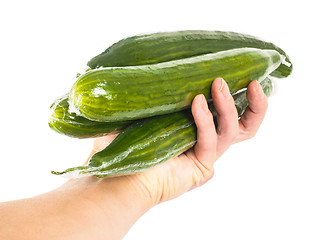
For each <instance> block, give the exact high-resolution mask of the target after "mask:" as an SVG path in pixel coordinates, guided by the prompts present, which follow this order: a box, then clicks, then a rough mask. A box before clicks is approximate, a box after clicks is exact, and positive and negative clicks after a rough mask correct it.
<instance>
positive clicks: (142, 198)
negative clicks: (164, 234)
mask: <svg viewBox="0 0 320 240" xmlns="http://www.w3.org/2000/svg"><path fill="white" fill-rule="evenodd" d="M62 189H64V190H67V191H68V192H69V193H70V194H71V195H76V196H73V197H72V199H75V200H74V203H75V204H81V205H82V209H83V211H84V215H87V216H90V219H92V220H93V222H95V223H97V224H99V227H98V228H99V229H101V231H104V232H105V234H108V236H109V239H120V238H122V237H123V236H124V235H125V234H126V233H127V231H128V230H129V229H130V228H131V227H132V225H133V224H134V223H135V222H136V221H137V220H138V219H139V218H140V217H141V216H142V215H143V214H144V213H145V212H147V211H148V210H149V209H150V208H151V207H152V206H153V204H152V201H151V197H150V195H149V193H148V191H147V190H146V188H145V187H144V186H143V185H142V184H141V183H140V182H139V181H138V180H137V178H136V177H135V176H134V175H130V176H121V177H110V178H96V177H85V178H80V179H72V180H69V181H68V182H67V183H66V184H65V185H64V186H63V187H62ZM95 227H97V226H95ZM93 235H94V234H93Z"/></svg>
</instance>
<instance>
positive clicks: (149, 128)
mask: <svg viewBox="0 0 320 240" xmlns="http://www.w3.org/2000/svg"><path fill="white" fill-rule="evenodd" d="M261 86H262V89H263V91H264V93H265V94H266V95H267V96H269V95H270V93H271V91H272V87H273V86H272V82H271V80H270V79H268V78H267V79H266V80H264V81H262V82H261ZM233 98H234V100H235V104H236V108H237V110H238V114H240V113H241V114H242V113H243V112H244V110H245V109H246V107H247V105H248V101H247V100H246V91H242V92H239V93H237V94H234V95H233ZM209 109H210V110H211V111H213V115H216V113H215V110H214V108H213V104H212V103H210V104H209ZM195 143H196V126H195V124H194V120H193V117H192V114H191V112H190V110H184V111H180V112H176V113H171V114H167V115H162V116H156V117H151V118H148V119H143V120H140V121H136V122H135V123H133V124H131V125H130V126H128V127H127V128H126V129H125V130H123V131H122V132H121V133H120V134H119V135H118V136H117V137H116V138H115V139H114V140H113V142H112V143H111V144H110V145H108V146H107V147H106V148H105V149H104V150H102V151H100V152H98V153H96V154H94V155H93V156H92V157H91V159H90V161H89V165H88V166H80V167H74V168H69V169H67V170H65V171H62V172H56V171H53V172H52V173H53V174H57V175H68V174H69V175H71V176H77V177H81V176H87V175H95V176H97V177H107V176H117V175H125V174H132V173H137V172H141V171H144V170H146V169H148V168H151V167H153V166H156V165H158V164H160V163H163V162H165V161H167V160H169V159H171V158H173V157H174V156H177V155H178V154H179V153H182V152H184V151H186V150H188V149H189V148H191V147H192V146H193V145H194V144H195Z"/></svg>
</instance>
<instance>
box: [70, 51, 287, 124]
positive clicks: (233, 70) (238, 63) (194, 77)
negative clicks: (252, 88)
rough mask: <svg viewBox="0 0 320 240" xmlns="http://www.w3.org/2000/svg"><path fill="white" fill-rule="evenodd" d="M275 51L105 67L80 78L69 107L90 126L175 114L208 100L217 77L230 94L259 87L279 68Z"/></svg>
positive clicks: (246, 52) (233, 53) (220, 53)
mask: <svg viewBox="0 0 320 240" xmlns="http://www.w3.org/2000/svg"><path fill="white" fill-rule="evenodd" d="M282 61H283V57H282V56H281V55H280V54H279V53H278V52H277V51H274V50H261V49H255V48H240V49H232V50H227V51H222V52H218V53H210V54H205V55H200V56H196V57H191V58H185V59H180V60H175V61H169V62H164V63H158V64H151V65H141V66H127V67H107V68H101V69H96V70H91V71H89V72H87V73H85V74H83V75H81V76H80V77H79V78H78V79H77V81H76V82H75V84H74V85H73V87H72V89H71V91H70V103H71V104H73V107H75V108H76V109H78V111H79V112H80V114H81V115H83V116H84V117H86V118H88V119H91V120H94V121H124V120H134V119H142V118H146V117H151V116H156V115H161V114H167V113H171V112H176V111H180V110H182V109H185V108H187V107H189V106H190V104H191V102H192V100H193V98H194V97H195V96H196V95H197V94H200V93H202V94H204V95H205V97H206V98H207V99H209V98H210V89H211V84H212V82H213V81H214V79H216V78H217V77H222V78H224V79H225V80H226V82H227V84H228V86H229V89H230V92H231V93H235V92H236V91H238V90H239V89H242V88H245V87H246V86H247V85H248V84H249V83H250V82H251V81H253V80H258V81H261V80H263V79H265V78H266V77H267V76H268V75H269V74H270V73H272V72H273V71H274V70H275V69H277V68H278V66H279V65H280V64H281V63H282Z"/></svg>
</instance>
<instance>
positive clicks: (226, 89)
mask: <svg viewBox="0 0 320 240" xmlns="http://www.w3.org/2000/svg"><path fill="white" fill-rule="evenodd" d="M219 81H220V89H219V90H220V92H221V93H222V94H223V96H224V97H225V98H226V99H230V98H231V94H230V90H229V87H228V84H227V83H226V81H225V80H223V79H222V78H219Z"/></svg>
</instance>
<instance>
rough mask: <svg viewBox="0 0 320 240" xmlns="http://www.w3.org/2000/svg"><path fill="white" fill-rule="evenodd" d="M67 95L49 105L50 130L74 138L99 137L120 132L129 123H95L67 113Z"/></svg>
mask: <svg viewBox="0 0 320 240" xmlns="http://www.w3.org/2000/svg"><path fill="white" fill-rule="evenodd" d="M68 100H69V94H66V95H64V96H62V97H60V98H58V99H56V100H55V101H54V103H53V104H52V105H51V107H50V110H51V115H50V118H49V126H50V128H51V129H52V130H54V131H56V132H58V133H60V134H63V135H66V136H69V137H74V138H89V137H100V136H103V135H106V134H107V133H110V132H112V131H116V130H121V129H123V128H124V127H126V126H127V125H128V124H129V122H128V121H122V122H96V121H91V120H89V119H86V118H84V117H81V116H78V115H77V114H76V113H71V112H70V111H69V103H68Z"/></svg>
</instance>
